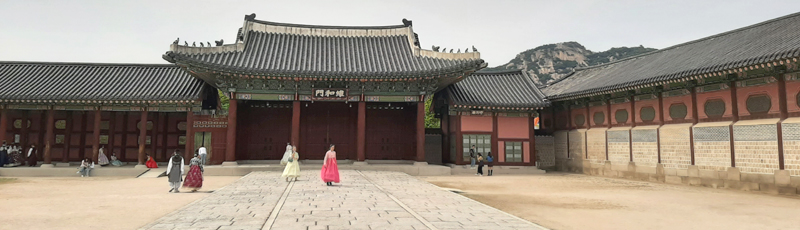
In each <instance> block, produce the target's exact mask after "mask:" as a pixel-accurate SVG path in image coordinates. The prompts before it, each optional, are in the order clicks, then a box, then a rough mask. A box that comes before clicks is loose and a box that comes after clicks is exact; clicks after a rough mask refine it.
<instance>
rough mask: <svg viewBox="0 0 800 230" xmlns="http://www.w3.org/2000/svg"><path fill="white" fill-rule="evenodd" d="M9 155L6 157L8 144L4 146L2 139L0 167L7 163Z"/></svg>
mask: <svg viewBox="0 0 800 230" xmlns="http://www.w3.org/2000/svg"><path fill="white" fill-rule="evenodd" d="M9 163H10V162H9V157H8V146H6V142H5V141H3V145H2V146H0V167H7V166H6V165H9Z"/></svg>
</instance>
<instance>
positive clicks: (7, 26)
mask: <svg viewBox="0 0 800 230" xmlns="http://www.w3.org/2000/svg"><path fill="white" fill-rule="evenodd" d="M796 12H800V1H797V0H758V1H742V0H691V1H686V0H670V1H657V0H639V1H633V0H613V1H612V0H550V1H539V0H528V1H522V0H483V1H480V0H460V1H437V0H427V1H426V0H421V1H420V0H391V1H375V0H372V1H366V0H364V1H347V0H337V1H306V0H292V1H263V0H262V1H244V0H235V1H203V0H200V1H198V0H194V1H169V0H158V1H156V0H141V1H121V0H114V1H108V0H72V1H63V0H59V1H55V0H53V1H40V0H24V1H23V0H0V61H47V62H99V63H167V62H166V61H164V60H163V59H162V58H161V55H162V54H164V53H165V52H166V51H167V50H168V49H169V45H170V44H171V43H172V41H174V40H175V39H176V38H178V37H180V39H181V41H184V40H188V41H190V42H189V43H191V41H198V42H199V41H203V42H206V41H207V42H211V43H212V44H213V41H214V40H219V39H224V40H225V43H226V44H228V43H232V42H233V41H235V36H236V32H237V30H238V29H239V27H241V26H242V23H243V20H244V15H247V14H250V13H256V15H257V16H256V19H258V20H264V21H274V22H284V23H294V24H312V25H340V26H375V25H400V24H402V22H401V21H402V19H403V18H407V19H409V20H412V21H413V23H414V32H416V33H418V34H419V39H420V44H421V46H422V48H424V49H431V46H432V45H436V46H440V47H442V48H448V49H450V48H454V49H459V48H460V49H464V48H467V47H471V46H475V47H476V48H477V49H478V51H479V52H480V53H481V57H482V58H483V59H484V60H485V61H487V62H488V63H489V66H497V65H501V64H505V63H506V62H508V61H509V60H511V59H512V58H514V57H515V56H516V55H517V54H518V53H520V52H522V51H525V50H527V49H532V48H535V47H537V46H540V45H544V44H552V43H559V42H567V41H577V42H579V43H581V44H583V45H584V46H585V47H586V48H588V49H590V50H592V51H595V52H600V51H605V50H608V49H609V48H612V47H620V46H639V45H643V46H645V47H653V48H665V47H669V46H672V45H676V44H680V43H683V42H687V41H691V40H695V39H699V38H702V37H706V36H710V35H714V34H717V33H721V32H725V31H729V30H732V29H736V28H740V27H744V26H748V25H752V24H755V23H759V22H762V21H766V20H769V19H773V18H777V17H780V16H784V15H787V14H792V13H796ZM181 43H183V42H181Z"/></svg>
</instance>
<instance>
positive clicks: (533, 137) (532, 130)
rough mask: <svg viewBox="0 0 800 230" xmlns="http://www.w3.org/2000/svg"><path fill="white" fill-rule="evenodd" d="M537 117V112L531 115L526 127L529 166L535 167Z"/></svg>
mask: <svg viewBox="0 0 800 230" xmlns="http://www.w3.org/2000/svg"><path fill="white" fill-rule="evenodd" d="M538 116H539V110H537V111H536V113H531V116H530V118H528V127H529V132H530V134H528V138H529V139H530V140H529V141H530V159H531V161H530V165H534V166H535V165H536V122H535V121H536V117H538Z"/></svg>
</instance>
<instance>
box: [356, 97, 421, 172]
mask: <svg viewBox="0 0 800 230" xmlns="http://www.w3.org/2000/svg"><path fill="white" fill-rule="evenodd" d="M416 112H417V108H416V104H414V103H402V102H398V103H367V111H366V120H367V121H366V140H365V141H366V153H365V155H366V158H367V159H369V160H414V157H415V156H414V154H415V151H416V149H415V147H416V139H415V137H416V136H415V131H416V129H415V125H416V120H415V119H416Z"/></svg>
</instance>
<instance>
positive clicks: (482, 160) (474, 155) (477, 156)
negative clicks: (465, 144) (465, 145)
mask: <svg viewBox="0 0 800 230" xmlns="http://www.w3.org/2000/svg"><path fill="white" fill-rule="evenodd" d="M469 158H470V168H475V161H477V162H478V172H477V173H475V175H477V176H483V166H484V164H486V165H487V166H489V171H488V173H487V176H491V175H492V173H493V172H494V169H493V167H494V158H492V152H487V153H486V157H484V156H483V155H481V153H478V152H476V151H475V145H472V147H470V148H469Z"/></svg>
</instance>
